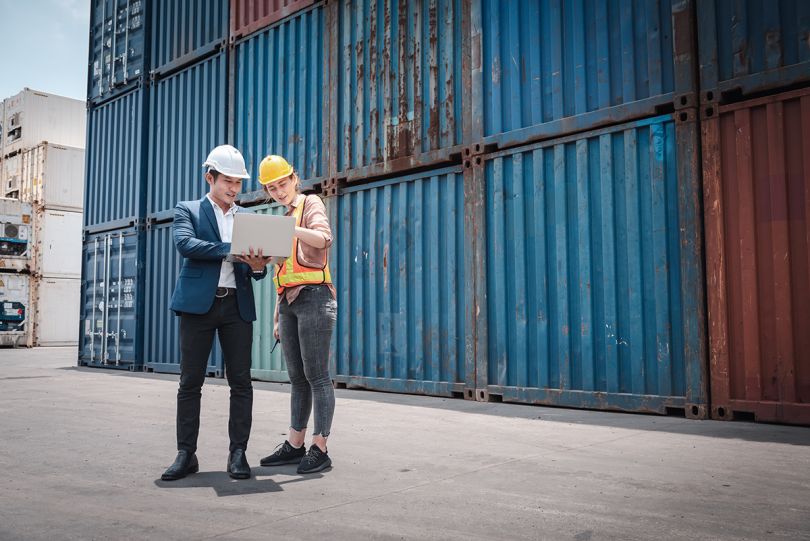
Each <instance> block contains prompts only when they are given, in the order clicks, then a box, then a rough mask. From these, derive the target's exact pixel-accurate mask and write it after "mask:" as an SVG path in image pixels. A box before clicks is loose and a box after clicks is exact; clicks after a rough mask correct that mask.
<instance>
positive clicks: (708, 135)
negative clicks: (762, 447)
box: [703, 90, 810, 424]
mask: <svg viewBox="0 0 810 541" xmlns="http://www.w3.org/2000/svg"><path fill="white" fill-rule="evenodd" d="M703 145H704V146H703V155H704V182H705V186H706V188H705V192H706V193H705V202H706V203H705V208H706V254H707V262H706V268H707V275H708V276H707V278H708V291H709V322H710V325H709V329H710V335H711V383H712V412H713V416H714V417H715V418H719V419H730V418H733V417H734V416H735V415H736V416H738V417H743V418H745V417H746V415H745V414H746V413H747V414H748V415H749V416H750V415H751V414H753V416H754V417H755V418H756V419H758V420H762V421H779V422H788V423H800V424H810V333H808V330H810V90H803V91H798V92H791V93H786V94H780V95H777V96H774V97H771V98H766V99H760V100H754V101H750V102H744V103H741V104H739V105H735V106H730V107H721V108H720V111H719V117H718V116H716V115H715V116H714V118H712V119H707V120H706V121H704V123H703Z"/></svg>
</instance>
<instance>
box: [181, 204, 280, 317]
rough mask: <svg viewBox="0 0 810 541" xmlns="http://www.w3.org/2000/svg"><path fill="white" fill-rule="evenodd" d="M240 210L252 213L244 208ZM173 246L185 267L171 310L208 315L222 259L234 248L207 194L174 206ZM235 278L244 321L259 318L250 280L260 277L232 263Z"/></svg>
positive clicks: (238, 264) (265, 271)
mask: <svg viewBox="0 0 810 541" xmlns="http://www.w3.org/2000/svg"><path fill="white" fill-rule="evenodd" d="M236 211H237V212H250V211H249V210H247V209H244V208H242V207H237V208H236ZM173 229H174V245H175V246H176V247H177V251H178V252H179V253H180V255H181V256H183V266H182V267H181V268H180V276H178V278H177V283H176V284H175V287H174V293H173V294H172V304H171V309H172V310H173V311H174V312H175V313H176V314H178V315H179V313H180V312H186V313H189V314H205V313H206V312H208V310H210V309H211V306H212V305H213V304H214V297H215V295H216V290H217V285H218V284H219V274H220V270H221V268H222V260H223V259H224V258H225V257H226V256H227V255H228V252H230V250H231V243H230V242H222V238H221V237H220V236H219V227H218V226H217V218H216V216H215V215H214V207H213V205H212V204H211V201H209V199H208V197H203V198H202V199H200V200H199V201H183V202H181V203H178V204H177V206H176V207H175V208H174V227H173ZM233 271H234V276H235V278H236V301H237V304H238V306H239V315H240V316H241V318H242V319H243V320H245V321H255V320H256V306H255V304H254V300H253V287H252V285H251V282H250V280H251V279H255V280H261V279H262V278H264V277H265V276H266V275H267V268H265V269H264V271H263V272H262V273H261V274H253V272H252V271H251V270H250V266H249V265H247V264H245V263H236V262H235V263H234V264H233Z"/></svg>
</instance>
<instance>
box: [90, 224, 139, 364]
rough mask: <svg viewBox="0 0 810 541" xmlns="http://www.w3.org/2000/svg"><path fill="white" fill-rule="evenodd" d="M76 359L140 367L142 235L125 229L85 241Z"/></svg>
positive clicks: (134, 230) (133, 228) (132, 228)
mask: <svg viewBox="0 0 810 541" xmlns="http://www.w3.org/2000/svg"><path fill="white" fill-rule="evenodd" d="M83 257H84V263H83V265H82V301H81V302H82V315H81V324H80V336H79V359H80V362H81V363H82V364H84V365H88V366H105V367H111V368H129V369H137V368H138V367H139V366H140V365H141V364H142V362H143V355H142V334H143V298H142V297H143V272H142V271H143V263H142V261H143V257H144V251H143V232H142V230H141V229H140V228H136V227H130V228H126V229H122V230H117V231H109V232H105V233H100V234H91V235H86V237H85V241H84V246H83Z"/></svg>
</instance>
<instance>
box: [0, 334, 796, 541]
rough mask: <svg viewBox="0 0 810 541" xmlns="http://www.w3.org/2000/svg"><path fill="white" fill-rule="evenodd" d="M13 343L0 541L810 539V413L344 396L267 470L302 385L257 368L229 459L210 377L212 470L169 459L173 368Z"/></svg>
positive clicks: (2, 397)
mask: <svg viewBox="0 0 810 541" xmlns="http://www.w3.org/2000/svg"><path fill="white" fill-rule="evenodd" d="M75 358H76V352H75V350H73V349H69V348H51V349H36V350H8V349H4V350H0V539H2V540H4V541H6V540H17V539H47V540H64V539H114V540H123V539H156V540H169V539H232V540H237V539H238V540H250V539H296V540H301V539H319V540H326V539H329V540H331V539H351V540H359V539H465V540H469V539H571V540H576V541H586V540H598V539H622V540H629V539H751V540H763V539H790V540H796V539H810V429H808V428H799V427H787V426H776V425H764V424H752V423H751V424H749V423H721V422H713V421H689V420H685V419H678V418H667V417H657V416H646V415H632V414H614V413H600V412H588V411H576V410H565V409H556V408H541V407H532V406H521V405H510V404H487V403H475V402H466V401H462V400H449V399H448V400H445V399H441V398H430V397H418V396H400V395H392V394H384V393H372V392H366V391H347V390H341V391H338V392H337V411H336V415H335V422H334V426H333V435H332V438H331V439H330V455H331V456H332V459H333V461H334V468H333V469H332V470H331V471H327V472H325V473H323V474H320V475H315V476H299V475H297V474H296V473H295V467H294V466H285V467H282V468H279V469H271V468H261V467H259V465H258V464H259V458H260V457H261V456H264V455H265V454H267V453H269V452H270V451H271V450H272V449H273V447H274V446H275V445H276V444H277V443H279V442H281V441H283V439H284V437H285V432H286V427H287V426H288V422H289V421H288V403H289V396H288V393H289V387H288V386H286V385H277V384H268V383H260V382H257V383H256V385H255V387H256V392H255V404H254V424H253V434H252V438H251V445H250V448H249V449H248V459H249V461H250V463H251V465H252V466H253V472H254V475H255V477H254V478H253V479H251V480H248V481H233V480H231V479H230V478H229V477H228V476H227V474H226V473H225V472H224V467H225V461H226V457H227V450H228V440H227V419H228V387H227V386H226V385H225V383H224V381H222V380H209V381H208V384H207V385H206V387H205V388H204V391H203V416H202V430H201V434H200V451H199V453H198V455H199V459H200V468H201V473H199V474H196V475H193V476H190V477H189V478H187V479H184V480H181V481H177V482H174V483H166V482H162V481H160V480H159V478H160V474H161V473H162V471H163V470H164V468H165V467H166V466H168V465H169V464H170V463H171V462H172V460H173V458H174V455H175V449H174V411H175V402H174V400H175V392H176V389H177V376H168V375H155V374H133V373H126V372H116V371H111V370H97V369H85V368H81V369H79V368H76V367H75V366H74V364H75Z"/></svg>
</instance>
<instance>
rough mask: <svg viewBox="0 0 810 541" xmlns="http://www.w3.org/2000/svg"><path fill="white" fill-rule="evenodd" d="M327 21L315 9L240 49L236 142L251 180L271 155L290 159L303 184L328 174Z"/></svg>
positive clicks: (322, 12)
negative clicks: (325, 40)
mask: <svg viewBox="0 0 810 541" xmlns="http://www.w3.org/2000/svg"><path fill="white" fill-rule="evenodd" d="M324 20H325V16H324V10H323V8H322V7H317V8H314V9H312V10H309V11H307V12H305V13H302V14H300V15H297V16H295V17H293V18H292V19H289V20H287V21H285V22H283V23H281V24H278V25H275V26H273V27H271V28H268V29H267V30H265V31H263V32H261V33H260V34H256V35H254V36H252V37H251V38H249V39H247V40H245V41H242V42H240V43H238V44H237V45H236V54H235V58H236V61H235V62H236V70H235V73H236V79H235V83H234V85H235V89H234V92H235V99H234V141H235V146H236V147H237V148H238V149H239V150H241V151H242V153H243V154H244V156H245V160H246V164H247V168H248V172H249V173H250V174H251V176H254V177H255V176H256V175H258V170H259V163H260V162H261V160H262V158H264V157H265V156H266V155H268V154H280V155H283V156H284V157H285V158H287V160H288V161H290V163H292V164H293V166H294V167H295V168H296V169H297V170H298V172H299V174H300V175H301V178H302V180H304V179H306V180H308V181H311V179H314V178H317V177H320V176H321V175H323V174H324V170H325V155H324V152H323V150H322V149H323V147H324V145H326V144H328V142H324V139H325V138H326V134H325V133H324V132H325V129H324V126H325V122H326V113H327V110H326V108H325V106H324V96H325V95H326V90H325V89H324V84H325V82H324V64H325V61H326V59H325V48H324V42H323V32H324ZM249 184H250V186H251V189H254V190H257V189H259V188H260V187H261V186H260V185H259V184H258V183H257V182H256V181H255V179H254V180H253V181H251V182H250V183H249Z"/></svg>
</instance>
